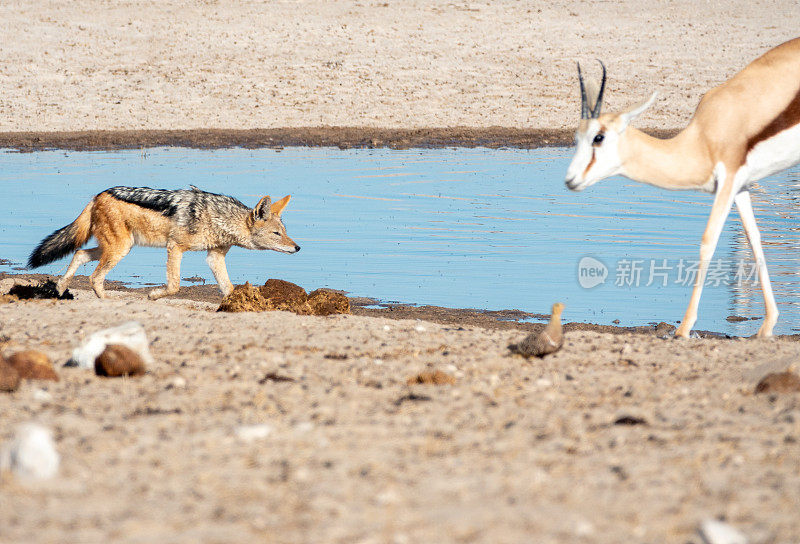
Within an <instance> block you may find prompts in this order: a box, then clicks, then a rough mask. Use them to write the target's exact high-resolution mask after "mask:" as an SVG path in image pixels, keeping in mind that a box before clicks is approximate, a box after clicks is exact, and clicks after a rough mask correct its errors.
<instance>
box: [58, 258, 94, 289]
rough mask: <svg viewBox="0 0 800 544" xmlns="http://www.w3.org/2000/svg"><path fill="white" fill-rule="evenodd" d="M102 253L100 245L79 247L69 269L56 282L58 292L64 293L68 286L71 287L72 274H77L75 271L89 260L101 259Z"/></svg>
mask: <svg viewBox="0 0 800 544" xmlns="http://www.w3.org/2000/svg"><path fill="white" fill-rule="evenodd" d="M101 253H102V252H101V251H100V248H99V247H95V248H92V249H79V250H78V251H76V252H75V255H74V256H73V257H72V262H70V263H69V267H68V268H67V271H66V272H65V273H64V275H63V276H61V279H60V280H58V283H57V284H56V290H58V294H59V295H63V294H64V291H66V290H67V287H69V282H70V281H71V280H72V276H74V275H75V272H77V271H78V268H80V267H81V266H82V265H84V264H86V263H88V262H91V261H98V260H100V254H101Z"/></svg>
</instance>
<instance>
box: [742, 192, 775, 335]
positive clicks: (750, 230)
mask: <svg viewBox="0 0 800 544" xmlns="http://www.w3.org/2000/svg"><path fill="white" fill-rule="evenodd" d="M734 200H735V201H736V207H737V208H738V209H739V217H741V218H742V225H744V233H745V234H746V235H747V241H748V242H750V249H752V250H753V257H755V259H756V265H757V266H758V281H759V282H760V283H761V291H762V292H763V293H764V309H765V311H766V316H765V317H764V323H762V324H761V328H760V329H758V337H759V338H766V337H769V336H772V328H773V327H774V326H775V323H777V322H778V313H779V312H778V305H777V304H775V297H774V296H773V295H772V284H771V283H770V281H769V273H768V272H767V261H766V260H765V259H764V250H763V249H762V248H761V233H760V232H759V231H758V225H756V217H755V215H753V205H752V204H751V203H750V193H749V192H748V191H742V192H741V193H739V194H738V195H736V197H735V199H734Z"/></svg>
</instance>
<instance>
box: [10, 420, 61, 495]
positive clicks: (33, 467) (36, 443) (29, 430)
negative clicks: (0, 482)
mask: <svg viewBox="0 0 800 544" xmlns="http://www.w3.org/2000/svg"><path fill="white" fill-rule="evenodd" d="M60 461H61V457H60V456H59V455H58V452H57V451H56V446H55V443H54V442H53V436H52V433H51V432H50V429H48V428H46V427H43V426H41V425H39V424H37V423H24V424H22V425H20V426H19V427H17V429H16V431H15V432H14V438H12V439H11V441H10V442H8V443H7V444H5V445H4V446H3V448H2V450H0V470H2V471H5V470H10V471H11V472H12V473H13V474H14V476H16V477H17V478H19V479H20V480H22V481H33V480H44V479H47V478H52V477H53V476H55V475H56V473H57V472H58V465H59V463H60Z"/></svg>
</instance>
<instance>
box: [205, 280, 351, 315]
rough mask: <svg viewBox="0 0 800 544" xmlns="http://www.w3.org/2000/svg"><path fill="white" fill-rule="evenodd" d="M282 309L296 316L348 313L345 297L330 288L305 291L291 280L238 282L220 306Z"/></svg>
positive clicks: (238, 309)
mask: <svg viewBox="0 0 800 544" xmlns="http://www.w3.org/2000/svg"><path fill="white" fill-rule="evenodd" d="M272 310H285V311H289V312H294V313H296V314H298V315H332V314H349V313H350V301H349V300H347V297H346V296H344V295H343V294H341V293H337V292H336V291H331V290H329V289H317V290H316V291H312V292H311V293H306V291H305V289H303V288H302V287H300V286H299V285H296V284H294V283H291V282H288V281H284V280H276V279H270V280H267V283H265V284H264V285H262V286H261V287H254V286H253V285H250V283H249V282H248V283H245V284H244V285H237V286H236V287H234V289H233V291H232V292H231V294H230V295H228V296H226V297H225V298H224V299H223V300H222V303H221V304H220V305H219V309H218V310H217V311H220V312H267V311H272Z"/></svg>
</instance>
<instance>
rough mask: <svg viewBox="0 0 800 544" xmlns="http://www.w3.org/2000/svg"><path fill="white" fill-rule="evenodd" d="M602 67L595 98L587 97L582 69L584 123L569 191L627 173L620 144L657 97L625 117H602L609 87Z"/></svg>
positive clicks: (578, 136) (569, 170)
mask: <svg viewBox="0 0 800 544" xmlns="http://www.w3.org/2000/svg"><path fill="white" fill-rule="evenodd" d="M600 65H601V66H602V67H603V80H602V82H601V83H600V90H599V91H598V92H597V93H595V92H594V89H593V88H591V89H590V94H591V95H592V96H591V98H590V97H589V96H587V91H586V87H585V86H584V83H583V76H582V75H581V67H580V65H578V79H579V80H580V84H581V122H580V124H579V125H578V130H577V131H576V132H575V156H574V157H572V162H571V163H570V164H569V168H567V175H566V178H565V183H566V185H567V188H569V189H570V190H572V191H582V190H584V189H586V188H587V187H589V186H590V185H593V184H595V183H597V182H598V181H600V180H601V179H604V178H607V177H610V176H614V175H616V174H623V173H624V170H623V161H622V157H621V153H620V143H621V142H622V140H623V139H624V138H625V129H627V128H628V125H629V124H630V122H631V121H633V120H634V119H636V118H637V117H638V116H639V115H641V113H642V112H644V110H646V109H647V108H649V107H650V105H651V104H652V103H653V101H654V100H655V97H656V95H655V93H653V95H652V96H651V97H650V98H649V99H648V100H646V101H644V102H642V103H641V104H640V105H638V106H636V107H634V108H632V109H631V110H629V111H626V112H625V113H620V114H604V115H600V108H601V107H602V105H603V90H604V89H605V86H606V67H605V66H603V63H602V62H601V63H600ZM592 87H593V86H592ZM590 100H592V101H591V103H590Z"/></svg>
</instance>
